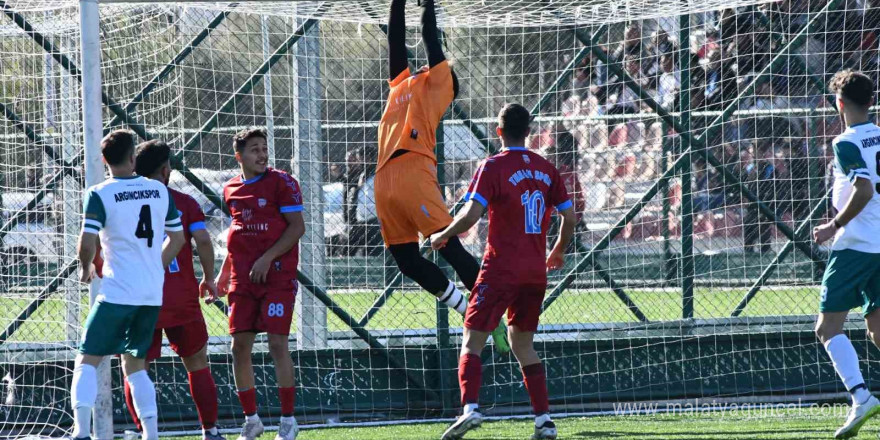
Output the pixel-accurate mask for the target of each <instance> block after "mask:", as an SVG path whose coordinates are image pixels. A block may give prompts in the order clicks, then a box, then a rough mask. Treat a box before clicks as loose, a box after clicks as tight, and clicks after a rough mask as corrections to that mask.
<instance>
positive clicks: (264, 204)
mask: <svg viewBox="0 0 880 440" xmlns="http://www.w3.org/2000/svg"><path fill="white" fill-rule="evenodd" d="M257 205H259V206H260V208H265V207H266V199H259V200H257Z"/></svg>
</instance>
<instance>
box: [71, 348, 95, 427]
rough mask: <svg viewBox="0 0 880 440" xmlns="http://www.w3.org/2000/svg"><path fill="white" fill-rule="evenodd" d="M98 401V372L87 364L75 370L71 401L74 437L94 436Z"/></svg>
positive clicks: (80, 365) (78, 366)
mask: <svg viewBox="0 0 880 440" xmlns="http://www.w3.org/2000/svg"><path fill="white" fill-rule="evenodd" d="M97 399H98V371H97V370H95V367H93V366H91V365H87V364H79V365H77V366H76V368H74V369H73V383H72V384H71V389H70V400H71V402H72V404H73V416H74V417H73V418H74V423H73V437H74V438H82V437H89V436H90V435H91V434H92V408H94V407H95V400H97Z"/></svg>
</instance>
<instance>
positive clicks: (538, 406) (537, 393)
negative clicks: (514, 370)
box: [522, 362, 550, 416]
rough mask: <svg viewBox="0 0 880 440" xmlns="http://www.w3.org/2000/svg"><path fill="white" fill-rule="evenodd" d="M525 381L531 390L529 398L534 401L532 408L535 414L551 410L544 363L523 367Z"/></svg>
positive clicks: (529, 390) (527, 388)
mask: <svg viewBox="0 0 880 440" xmlns="http://www.w3.org/2000/svg"><path fill="white" fill-rule="evenodd" d="M522 374H523V382H524V383H525V385H526V390H527V391H528V392H529V400H531V401H532V409H533V410H535V415H536V416H539V415H541V414H546V413H548V412H550V403H549V401H548V398H547V376H546V374H544V364H542V363H540V362H538V363H537V364H532V365H526V366H525V367H522Z"/></svg>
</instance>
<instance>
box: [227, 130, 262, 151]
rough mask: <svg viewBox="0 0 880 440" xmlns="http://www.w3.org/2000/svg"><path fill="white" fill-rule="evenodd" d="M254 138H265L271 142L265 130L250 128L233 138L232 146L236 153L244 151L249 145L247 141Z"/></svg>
mask: <svg viewBox="0 0 880 440" xmlns="http://www.w3.org/2000/svg"><path fill="white" fill-rule="evenodd" d="M253 138H263V139H264V140H269V135H268V134H267V133H266V129H265V128H248V129H245V130H242V131H239V132H238V133H236V134H235V136H233V137H232V146H233V147H234V148H235V151H236V152H240V151H242V150H244V146H245V145H247V141H249V140H251V139H253Z"/></svg>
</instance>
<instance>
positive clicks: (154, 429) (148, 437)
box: [138, 416, 159, 440]
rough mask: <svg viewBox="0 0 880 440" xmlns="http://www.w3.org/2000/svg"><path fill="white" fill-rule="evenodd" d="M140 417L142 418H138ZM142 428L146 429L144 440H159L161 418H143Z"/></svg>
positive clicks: (143, 435)
mask: <svg viewBox="0 0 880 440" xmlns="http://www.w3.org/2000/svg"><path fill="white" fill-rule="evenodd" d="M138 417H140V416H138ZM141 427H142V428H144V432H143V434H141V438H142V439H143V440H159V418H158V417H156V416H150V417H141Z"/></svg>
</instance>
